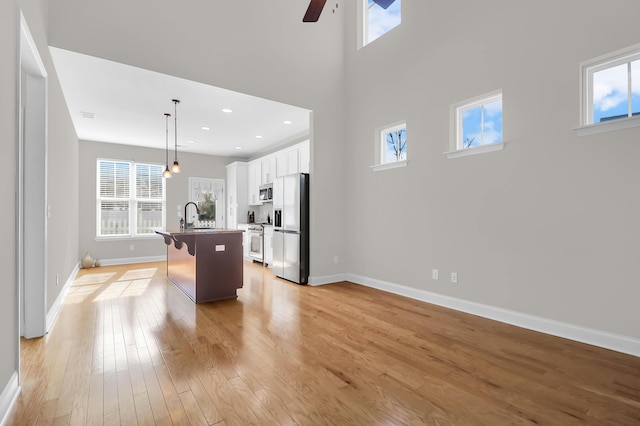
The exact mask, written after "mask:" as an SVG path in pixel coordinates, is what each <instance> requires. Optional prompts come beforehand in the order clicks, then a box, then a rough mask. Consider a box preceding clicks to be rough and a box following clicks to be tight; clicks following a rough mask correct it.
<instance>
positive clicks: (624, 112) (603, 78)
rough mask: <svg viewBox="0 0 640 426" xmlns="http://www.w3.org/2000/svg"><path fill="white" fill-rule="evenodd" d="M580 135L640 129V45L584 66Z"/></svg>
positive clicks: (602, 57) (586, 63) (585, 63)
mask: <svg viewBox="0 0 640 426" xmlns="http://www.w3.org/2000/svg"><path fill="white" fill-rule="evenodd" d="M581 86H582V102H581V105H580V107H581V114H580V124H581V125H582V126H583V127H590V128H588V129H584V128H579V129H576V130H578V134H589V133H599V132H603V131H608V130H617V129H621V128H627V127H637V126H640V117H639V119H637V120H636V119H633V120H625V119H630V118H632V117H636V116H640V45H636V46H632V47H629V48H626V49H623V50H619V51H617V52H613V53H611V54H609V55H605V56H601V57H599V58H595V59H592V60H590V61H587V62H584V63H582V64H581Z"/></svg>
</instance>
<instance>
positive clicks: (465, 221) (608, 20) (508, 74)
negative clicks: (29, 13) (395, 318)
mask: <svg viewBox="0 0 640 426" xmlns="http://www.w3.org/2000/svg"><path fill="white" fill-rule="evenodd" d="M339 3H340V7H339V10H338V13H336V14H330V13H327V11H325V13H324V14H323V16H322V17H321V19H320V22H318V23H317V24H303V23H301V22H300V17H301V16H302V14H303V13H304V10H305V8H306V6H307V4H306V3H303V2H300V4H298V3H295V5H294V4H293V3H292V2H289V1H286V0H277V1H273V2H263V1H259V0H250V1H245V2H224V3H220V2H216V3H215V4H214V3H211V2H200V3H198V4H195V3H194V4H190V6H189V7H184V6H182V5H181V4H179V3H176V2H173V1H170V0H161V1H158V2H156V3H154V6H153V8H152V9H151V10H152V13H149V10H150V9H149V8H148V7H147V5H145V4H142V3H131V2H127V1H125V0H115V1H112V2H92V3H87V2H84V1H81V0H59V1H57V2H56V3H55V6H54V7H52V10H51V14H50V42H51V44H52V45H55V46H57V47H60V48H64V49H69V50H73V51H77V52H81V53H86V54H90V55H94V56H99V57H103V58H106V59H110V60H114V61H118V62H123V63H127V64H130V65H134V66H139V67H143V68H148V69H151V70H154V71H159V72H164V73H167V74H171V75H176V76H179V77H183V78H188V79H192V80H195V81H200V82H204V83H208V84H213V85H217V86H221V87H225V88H227V89H232V90H238V91H241V92H245V93H249V94H252V95H256V96H262V97H265V98H269V99H273V100H277V101H280V102H286V103H290V104H294V105H298V106H301V107H304V108H308V109H310V110H313V111H314V114H313V120H312V140H311V150H312V165H311V168H312V176H313V180H312V182H311V191H312V199H311V214H312V215H311V275H312V276H315V277H322V276H331V275H332V274H340V273H345V272H350V273H352V274H354V275H358V276H363V277H370V278H373V279H377V280H383V281H389V282H393V283H396V284H400V285H402V286H406V287H407V288H412V289H419V290H427V291H431V292H434V293H438V294H442V295H447V296H452V297H455V298H459V299H463V300H468V301H472V302H478V303H482V304H487V305H491V306H495V307H499V308H504V309H508V310H513V311H517V312H520V313H524V314H530V315H534V316H539V317H542V318H548V319H551V320H556V321H562V322H567V323H571V324H575V325H578V326H582V327H587V328H592V329H596V330H602V331H604V332H609V333H615V334H621V335H625V336H630V337H633V338H636V339H637V338H638V337H640V330H639V329H638V328H637V324H638V323H639V322H640V319H639V318H638V314H637V312H638V310H637V309H636V306H635V302H636V301H637V300H639V299H640V297H639V296H640V286H638V278H637V277H638V276H639V275H640V274H639V272H640V266H638V265H640V264H639V263H638V262H637V259H636V258H637V253H638V252H639V250H638V249H639V248H640V247H638V245H639V243H638V241H640V238H639V237H640V224H639V223H638V221H637V220H636V219H637V212H638V211H639V207H640V201H639V199H638V197H634V194H636V193H637V189H636V187H635V182H637V181H638V180H639V179H638V178H639V177H640V176H638V174H639V173H640V172H639V171H638V170H640V168H638V167H637V165H636V162H635V159H636V158H638V154H639V152H638V151H639V150H640V145H638V144H637V140H638V139H639V138H638V130H637V129H631V130H625V131H619V132H615V133H610V134H604V135H597V136H589V137H584V138H577V137H576V136H575V135H574V133H573V131H572V130H571V129H572V128H573V127H575V126H577V125H578V124H579V123H578V96H579V93H578V64H579V63H580V62H581V61H583V60H586V59H589V58H592V57H595V56H598V55H601V54H604V53H606V52H609V51H612V50H615V49H619V48H622V47H625V46H627V45H630V44H634V43H637V42H639V41H640V40H638V33H637V25H636V22H635V21H636V19H635V17H636V16H638V12H640V9H639V8H640V3H638V2H630V1H622V0H616V1H615V2H613V3H611V2H606V3H605V2H602V1H601V0H567V1H564V2H555V1H554V2H552V1H550V0H545V1H542V2H536V3H531V4H528V3H523V2H513V1H510V0H487V1H484V2H477V1H472V0H458V1H456V2H453V3H452V2H441V1H436V0H404V1H403V10H404V12H403V23H402V25H400V26H399V27H398V28H396V29H394V30H393V31H392V32H391V33H389V34H387V35H386V36H384V37H382V38H380V39H378V40H377V41H376V42H375V43H373V44H371V45H369V46H366V47H365V48H364V49H361V50H359V51H357V50H356V49H355V45H356V25H355V22H356V6H355V2H339ZM612 4H613V5H614V6H612ZM621 9H623V10H624V13H620V10H621ZM344 19H347V23H348V25H346V26H345V22H344ZM140 28H144V31H141V30H140ZM345 28H346V29H347V32H346V33H345ZM79 35H81V36H79ZM345 35H346V44H345V43H343V36H345ZM345 46H346V52H345ZM496 89H502V90H503V102H504V108H505V112H504V135H505V140H506V141H507V147H506V148H505V150H504V151H500V152H496V153H491V154H485V155H481V156H474V157H466V158H462V159H456V160H447V159H445V158H444V157H443V155H442V153H443V152H444V151H447V150H448V149H449V106H450V105H451V104H452V103H454V102H458V101H461V100H464V99H466V98H470V97H474V96H477V95H480V94H483V93H487V92H490V91H493V90H496ZM401 119H406V120H407V124H408V135H409V144H410V145H409V149H408V152H409V166H408V167H407V168H404V169H396V170H392V171H386V172H379V173H374V172H372V171H371V170H370V168H369V166H370V165H371V164H373V158H374V147H373V130H374V129H375V128H376V127H379V126H381V125H384V124H387V123H393V122H396V121H398V120H401ZM347 123H348V125H347ZM347 254H348V255H347ZM334 256H339V258H340V259H341V261H340V263H338V264H334V263H333V258H334ZM347 256H348V258H347ZM345 262H347V263H345ZM432 268H438V269H439V270H440V272H441V276H442V277H445V276H447V275H448V274H449V273H450V272H452V271H456V272H457V273H458V274H459V280H460V282H459V284H458V285H457V286H453V285H451V284H447V283H446V282H445V280H444V279H442V278H441V280H440V281H437V282H434V281H432V280H431V279H430V278H429V277H430V271H431V269H432Z"/></svg>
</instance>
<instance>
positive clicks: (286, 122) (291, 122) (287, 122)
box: [283, 120, 293, 124]
mask: <svg viewBox="0 0 640 426" xmlns="http://www.w3.org/2000/svg"><path fill="white" fill-rule="evenodd" d="M283 123H284V124H293V121H291V120H284V121H283Z"/></svg>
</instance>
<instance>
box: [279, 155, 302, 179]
mask: <svg viewBox="0 0 640 426" xmlns="http://www.w3.org/2000/svg"><path fill="white" fill-rule="evenodd" d="M299 171H300V169H299V165H298V148H294V149H290V150H287V151H284V152H282V153H280V154H278V155H277V157H276V175H277V177H281V176H286V175H290V174H292V173H298V172H299Z"/></svg>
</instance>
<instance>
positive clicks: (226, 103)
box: [50, 47, 310, 158]
mask: <svg viewBox="0 0 640 426" xmlns="http://www.w3.org/2000/svg"><path fill="white" fill-rule="evenodd" d="M50 50H51V55H52V57H53V62H54V65H55V68H56V72H57V74H58V78H59V79H60V84H61V86H62V91H63V93H64V97H65V100H66V102H67V106H68V108H69V113H70V114H71V119H72V120H73V125H74V127H75V129H76V132H77V134H78V138H79V139H81V140H88V141H99V142H111V143H119V144H125V145H136V146H142V147H149V148H159V149H165V143H166V137H165V135H166V132H165V116H164V113H170V114H171V117H170V118H169V148H170V149H173V145H174V103H173V102H172V99H179V100H180V103H179V104H178V105H177V117H178V151H179V152H180V151H184V152H191V153H200V154H209V155H221V156H236V157H245V158H249V157H252V156H255V155H256V154H259V153H261V152H263V151H266V150H268V149H271V148H275V147H276V146H279V145H283V144H286V143H288V142H291V141H294V140H296V139H300V138H303V137H306V136H307V135H308V134H309V112H310V111H309V110H307V109H303V108H298V107H294V106H291V105H286V104H282V103H279V102H274V101H270V100H267V99H262V98H257V97H255V96H249V95H245V94H242V93H238V92H233V91H230V90H226V89H221V88H218V87H213V86H209V85H206V84H202V83H197V82H194V81H190V80H185V79H182V78H177V77H173V76H169V75H166V74H161V73H157V72H153V71H148V70H144V69H141V68H136V67H132V66H129V65H124V64H120V63H117V62H112V61H108V60H105V59H100V58H96V57H92V56H87V55H83V54H79V53H75V52H71V51H68V50H63V49H58V48H55V47H51V48H50ZM225 108H228V109H231V110H232V111H233V112H231V113H225V112H223V111H222V110H223V109H225ZM86 113H92V114H94V118H86V117H85V116H86V115H87V114H86ZM287 120H288V121H291V122H292V123H291V124H284V121H287ZM203 126H206V127H209V128H210V130H203V129H202V127H203ZM256 136H262V138H256ZM236 147H240V148H241V149H237V148H236Z"/></svg>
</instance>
